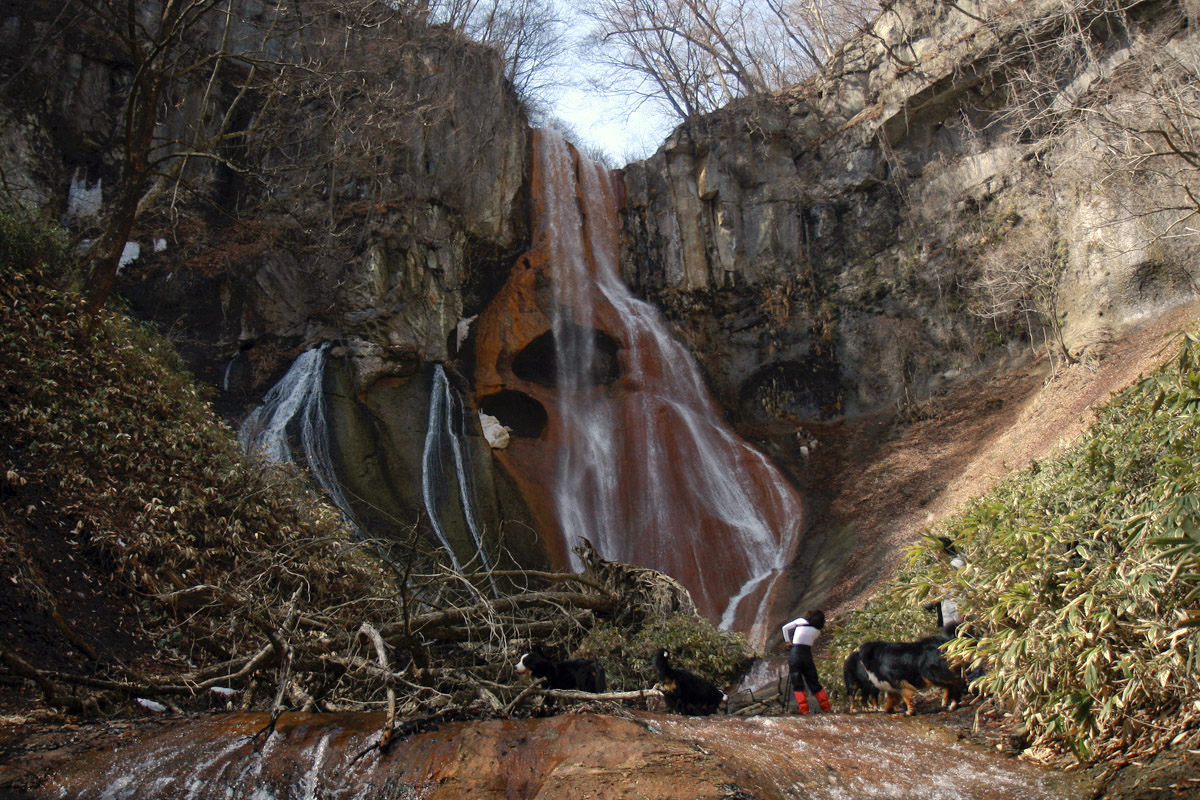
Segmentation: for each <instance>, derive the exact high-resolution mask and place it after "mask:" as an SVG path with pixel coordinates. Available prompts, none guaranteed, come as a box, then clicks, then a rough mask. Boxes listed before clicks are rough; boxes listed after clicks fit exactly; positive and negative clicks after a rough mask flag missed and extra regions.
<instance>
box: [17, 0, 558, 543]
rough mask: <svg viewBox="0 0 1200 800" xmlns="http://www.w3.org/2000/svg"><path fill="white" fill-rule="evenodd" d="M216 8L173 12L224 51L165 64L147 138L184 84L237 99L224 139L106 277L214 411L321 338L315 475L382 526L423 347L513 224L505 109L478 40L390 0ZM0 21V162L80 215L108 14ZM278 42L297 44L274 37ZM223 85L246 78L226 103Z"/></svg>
mask: <svg viewBox="0 0 1200 800" xmlns="http://www.w3.org/2000/svg"><path fill="white" fill-rule="evenodd" d="M363 6H364V8H369V4H363ZM155 8H156V7H155V6H150V7H147V8H146V9H144V11H145V13H147V14H149V13H151V12H152V11H154V9H155ZM232 8H233V12H234V18H233V23H232V26H231V28H230V29H229V30H228V31H226V30H223V28H222V25H223V23H224V19H225V17H224V14H209V16H208V17H207V18H205V19H204V20H202V23H197V25H196V31H195V35H196V36H197V37H199V38H201V39H204V40H206V41H209V42H212V43H214V46H213V48H212V49H213V50H215V45H216V44H222V45H223V46H224V47H225V48H226V49H227V50H229V51H232V52H233V54H234V57H231V58H227V59H225V60H224V61H223V62H222V71H221V72H219V73H215V72H214V73H211V74H212V76H213V77H211V78H210V73H209V72H206V71H202V70H198V71H197V73H196V74H197V78H196V79H195V80H193V81H190V82H183V83H176V84H172V87H171V89H170V91H169V92H168V95H167V97H166V102H165V106H166V108H165V110H164V111H163V114H162V118H161V119H160V121H159V124H158V126H157V128H156V142H157V143H158V144H156V147H157V148H158V150H157V151H156V152H158V153H159V154H160V155H163V156H164V157H165V158H166V160H165V161H164V165H167V166H168V167H169V166H170V165H172V164H174V163H178V156H177V155H176V154H177V153H179V152H181V151H183V150H185V149H186V147H185V145H186V142H187V141H189V139H188V136H189V135H192V134H191V133H189V132H194V131H197V130H200V131H203V130H206V129H208V128H211V127H212V126H213V124H214V123H213V122H212V120H211V119H210V117H208V116H205V112H204V111H203V107H202V106H201V105H200V104H198V103H197V102H196V98H197V97H198V96H199V95H201V94H202V93H211V94H213V95H215V96H217V97H219V98H220V100H219V102H218V104H217V105H218V108H221V109H222V110H221V113H226V115H227V116H228V113H227V112H225V110H224V109H226V108H237V109H238V110H237V113H236V114H234V115H233V116H234V117H236V118H235V119H233V120H232V122H228V124H227V127H225V128H223V129H221V132H222V133H224V134H225V135H227V136H228V137H229V138H230V139H231V141H234V142H237V143H238V144H237V145H236V147H235V148H232V149H229V150H222V149H220V148H217V149H216V150H214V151H210V152H209V153H208V155H215V156H216V157H197V158H194V159H192V162H191V163H189V164H188V165H187V167H186V169H184V170H183V171H182V173H181V178H180V180H178V181H176V182H172V183H171V184H170V185H169V186H168V187H167V189H166V191H165V192H163V193H160V194H159V196H158V198H159V199H158V202H157V203H156V204H154V205H153V206H151V207H150V208H149V209H148V210H147V211H146V213H144V214H143V216H142V218H141V221H140V222H139V225H138V227H137V228H136V229H135V231H134V233H133V237H132V239H133V244H132V245H131V247H133V248H135V249H130V248H127V250H126V252H127V254H129V255H131V256H133V255H135V254H136V257H135V258H131V259H130V260H129V263H127V264H126V265H125V266H123V268H122V270H121V273H120V274H119V276H118V289H119V291H120V293H121V294H122V295H123V296H124V297H125V298H126V299H127V300H128V302H129V303H130V305H131V307H132V309H133V311H134V312H135V313H136V314H137V315H139V316H141V317H142V318H144V319H147V320H149V321H152V322H153V323H156V324H157V325H159V326H160V327H161V328H163V329H165V330H167V331H169V332H170V333H171V335H172V337H173V338H174V340H175V342H176V344H177V346H178V348H179V351H180V353H181V355H182V356H183V357H184V359H185V360H186V362H187V363H188V365H189V366H190V367H191V369H192V370H193V371H194V372H195V373H196V374H197V375H198V376H200V377H201V378H202V379H203V380H205V381H207V382H208V383H210V384H212V385H213V386H214V387H215V388H216V394H215V400H214V402H215V404H216V405H217V407H218V409H219V410H221V411H222V412H223V413H224V414H225V415H226V416H227V417H228V418H229V419H230V421H231V422H232V423H234V424H236V423H238V422H239V421H240V420H241V419H242V417H243V416H244V415H245V414H246V412H247V411H248V410H249V409H251V408H253V407H254V406H255V405H256V404H257V403H258V402H260V401H261V399H262V398H263V396H264V394H266V392H267V390H269V389H270V388H271V387H272V385H274V384H275V383H276V381H278V380H279V379H280V377H281V376H283V375H284V373H285V372H286V371H287V370H288V368H289V366H290V365H291V363H292V361H293V360H294V359H295V357H296V356H297V355H299V354H300V353H302V352H304V351H305V350H307V349H309V348H311V347H313V346H315V345H317V344H320V343H323V342H332V343H336V345H337V346H336V347H335V348H334V349H332V350H331V351H330V355H331V358H330V360H329V366H328V368H327V370H326V374H325V395H326V398H327V401H328V408H329V423H330V424H331V425H332V426H333V427H334V428H335V429H336V430H335V431H334V438H335V440H336V445H335V451H336V452H335V454H334V457H335V462H336V466H337V468H338V471H339V477H340V478H341V479H342V480H343V481H345V483H346V484H347V492H346V494H347V496H348V497H350V498H353V501H352V503H353V505H354V506H355V511H356V513H357V514H358V515H359V516H360V517H361V519H362V521H363V522H364V524H367V525H368V526H370V527H373V528H378V529H382V530H391V531H395V530H397V529H401V528H405V527H407V526H410V525H412V524H414V523H416V522H417V521H418V519H419V518H421V517H422V516H424V513H425V505H426V504H425V502H424V498H423V497H422V472H423V455H424V449H425V439H426V433H427V431H426V420H427V415H428V410H427V409H428V405H429V396H430V390H431V385H432V381H433V365H434V364H435V363H437V364H441V363H451V362H454V361H455V360H456V359H457V358H458V357H459V356H460V353H459V346H460V345H461V344H462V334H465V333H466V332H467V330H468V324H469V323H467V322H465V320H469V319H470V318H471V317H472V316H474V315H475V314H477V313H478V312H479V310H480V309H481V308H482V307H483V304H484V303H485V302H486V301H487V300H488V299H489V298H490V297H491V295H492V294H493V293H494V291H495V289H496V287H498V286H499V285H500V283H502V282H503V280H504V276H505V274H506V273H507V271H508V269H509V267H510V265H511V263H512V261H513V259H514V258H515V256H516V254H517V253H519V252H520V251H521V250H522V249H524V248H525V247H526V246H527V241H528V233H527V222H526V212H525V208H524V203H525V190H524V184H525V181H526V167H525V160H526V150H527V144H526V136H527V130H528V123H527V121H526V116H525V112H524V110H523V108H522V107H521V104H520V102H519V100H518V98H517V96H516V94H515V92H514V91H513V89H512V87H511V85H510V84H509V83H508V81H507V80H506V78H505V75H504V65H503V62H502V60H501V58H500V57H499V55H498V54H497V53H495V52H494V51H492V50H490V49H488V48H484V47H482V46H479V45H476V44H474V43H472V42H470V41H468V40H466V39H465V38H464V37H463V36H461V35H460V34H457V33H455V32H453V31H451V30H448V29H442V28H430V27H427V26H424V25H422V24H419V23H416V22H413V21H412V20H408V19H405V18H402V17H396V16H390V15H385V16H384V17H383V18H380V19H362V20H358V19H350V18H346V19H344V20H343V19H341V18H336V19H324V18H319V17H318V18H316V20H315V21H312V20H303V22H304V24H303V26H302V27H297V28H295V29H292V30H291V33H290V36H289V38H287V39H286V40H283V39H280V40H278V41H276V40H275V39H273V38H271V37H272V36H273V35H275V34H274V31H275V30H276V29H277V28H279V29H286V28H287V24H289V23H296V20H293V19H291V18H285V19H283V21H282V22H281V21H280V18H279V16H278V15H279V14H284V13H288V12H287V9H286V8H285V7H284V6H275V5H273V4H261V3H255V2H244V3H235V4H234V5H233V7H232ZM348 8H349V7H348ZM280 9H283V10H282V11H281V10H280ZM60 11H61V12H62V13H59V12H60ZM72 13H74V14H75V15H76V16H74V17H72V16H71V14H72ZM343 23H344V24H343ZM297 24H298V23H297ZM273 26H274V27H273ZM223 35H226V36H227V37H228V38H227V39H226V40H224V41H223V40H222V38H221V37H222V36H223ZM0 43H2V45H3V50H4V52H5V54H6V55H5V56H4V58H3V69H4V75H5V79H6V85H5V92H4V96H3V100H4V104H5V108H6V113H5V114H4V117H3V120H4V121H3V122H2V123H0V141H2V142H3V146H4V152H5V163H6V164H11V165H13V166H12V168H11V169H9V168H7V167H6V171H5V178H6V180H7V181H8V186H9V187H10V188H14V187H15V188H17V189H18V190H19V193H20V194H21V195H22V196H23V197H24V198H25V199H26V201H29V202H32V203H33V204H36V205H37V206H39V207H40V208H42V209H44V210H46V211H48V212H49V213H51V214H52V215H54V216H56V217H61V218H62V219H63V220H64V222H67V223H69V224H70V225H71V226H72V227H73V229H74V230H76V231H77V232H79V233H80V234H81V235H83V236H88V235H91V231H93V230H95V229H96V226H97V222H98V219H99V217H100V215H101V213H102V212H103V211H104V209H105V205H106V204H107V203H110V202H111V200H112V196H113V187H114V185H115V184H116V183H117V181H118V179H119V176H120V163H121V147H122V142H123V126H122V122H121V120H120V117H119V115H118V114H114V113H113V112H114V109H120V108H121V103H122V102H123V97H124V93H126V92H127V91H128V88H129V86H130V81H131V80H132V79H133V78H132V76H133V73H134V72H135V70H134V66H133V62H132V56H131V55H130V52H129V51H128V49H127V48H123V47H122V46H121V45H122V43H121V42H120V40H119V37H116V36H114V35H113V32H112V31H107V30H103V29H97V26H96V24H95V23H94V21H91V20H90V19H89V18H88V17H87V16H86V15H85V14H83V13H81V12H80V10H79V9H78V8H73V7H68V8H67V9H65V10H63V9H60V8H59V4H55V3H40V2H39V3H28V4H26V3H15V2H6V3H4V4H3V6H2V7H0ZM285 47H291V48H293V49H294V50H296V51H298V52H300V54H299V55H297V54H293V55H292V56H290V57H287V55H286V53H283V54H282V55H281V54H280V53H281V52H283V51H282V48H285ZM264 50H267V51H269V52H267V56H269V58H268V59H267V63H268V66H273V65H274V64H275V63H276V62H279V63H283V62H287V64H286V65H285V66H283V67H278V73H277V74H276V73H272V77H271V79H270V80H269V81H267V80H257V81H256V74H258V75H261V74H263V73H264V72H265V70H266V67H265V66H264V65H263V58H264V55H263V51H264ZM301 51H302V52H301ZM208 52H210V51H209V50H201V53H202V54H204V53H208ZM256 71H257V72H256ZM210 81H211V85H210V83H209V82H210ZM37 87H44V89H45V91H41V90H40V89H38V90H37V91H30V90H31V89H35V88H37ZM242 92H249V93H250V95H251V96H250V99H249V100H244V101H243V102H242V103H241V105H240V106H235V105H234V104H233V103H234V100H233V99H234V98H235V97H238V96H239V93H242ZM219 116H220V114H218V117H219ZM231 147H232V146H231ZM152 188H153V187H152ZM460 323H462V324H461V325H460ZM468 369H469V366H468ZM449 374H450V375H451V378H452V384H453V385H454V386H455V389H456V390H457V389H462V388H466V382H465V380H463V379H462V378H461V376H460V377H459V379H458V380H457V381H456V382H455V381H454V380H453V379H454V376H455V375H456V374H457V371H456V370H455V369H454V368H453V367H451V368H450V369H449ZM464 432H465V433H466V434H468V435H469V436H471V438H472V441H473V443H474V445H475V446H474V447H473V448H472V452H474V453H475V456H474V460H475V462H476V468H477V472H478V474H477V475H476V476H475V480H474V484H475V486H476V487H477V488H478V489H479V491H480V495H481V496H480V498H479V503H480V505H481V513H483V514H484V515H485V516H486V518H487V523H488V525H489V527H490V528H491V529H493V530H495V529H498V528H499V527H500V524H501V521H502V520H505V519H506V520H518V521H519V520H522V519H524V518H525V517H526V514H525V512H524V510H523V509H522V508H521V505H520V502H519V501H518V500H516V498H515V495H512V494H511V493H509V494H508V495H505V493H504V488H503V487H504V484H503V479H502V478H497V480H496V481H493V476H492V473H491V467H490V460H489V459H488V457H487V454H488V452H489V450H488V448H487V446H486V444H484V442H483V439H482V437H481V436H480V435H479V427H478V425H477V424H475V423H474V422H473V415H468V416H467V418H466V428H465V430H464ZM440 471H444V472H446V473H447V475H448V477H446V476H441V475H439V476H437V477H436V478H434V480H436V481H438V482H442V481H443V480H446V481H449V482H450V483H451V485H452V488H449V489H448V490H447V489H444V488H439V491H441V492H442V493H445V492H446V491H449V492H450V493H451V494H455V493H457V488H455V487H453V484H454V483H455V482H456V480H457V478H456V476H455V468H454V466H453V465H452V464H450V465H443V467H442V469H441V470H440ZM505 497H507V500H505ZM505 502H507V506H506V507H505V508H504V509H503V511H502V510H501V506H502V504H504V503H505ZM452 527H456V528H461V527H462V526H461V521H460V524H459V525H456V526H452ZM510 544H511V543H510ZM515 547H516V549H517V550H518V551H520V544H519V543H518V544H517V545H516V546H515ZM530 558H531V559H532V560H533V562H534V563H538V557H537V555H536V552H535V553H532V554H531V555H530Z"/></svg>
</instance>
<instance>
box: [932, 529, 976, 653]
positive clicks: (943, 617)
mask: <svg viewBox="0 0 1200 800" xmlns="http://www.w3.org/2000/svg"><path fill="white" fill-rule="evenodd" d="M938 542H939V543H940V544H941V546H942V547H941V550H940V551H938V552H939V555H940V556H941V558H942V559H944V560H948V561H949V562H950V566H952V567H954V571H955V572H961V571H962V569H963V568H964V567H966V566H967V560H966V559H965V558H963V557H962V556H961V555H959V553H958V550H957V549H956V548H955V547H954V542H952V541H951V540H950V538H949V537H947V536H939V537H938ZM958 601H959V597H958V593H957V592H954V591H951V592H949V593H948V594H946V595H945V596H944V597H942V598H941V599H940V600H935V601H934V602H933V603H931V604H929V605H928V606H926V608H934V609H937V616H938V622H937V624H938V627H939V628H941V629H942V634H943V635H944V636H945V637H946V638H947V639H953V638H954V637H955V636H956V635H957V631H958V627H959V626H960V625H962V623H963V615H962V610H961V609H960V608H959V606H958Z"/></svg>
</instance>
